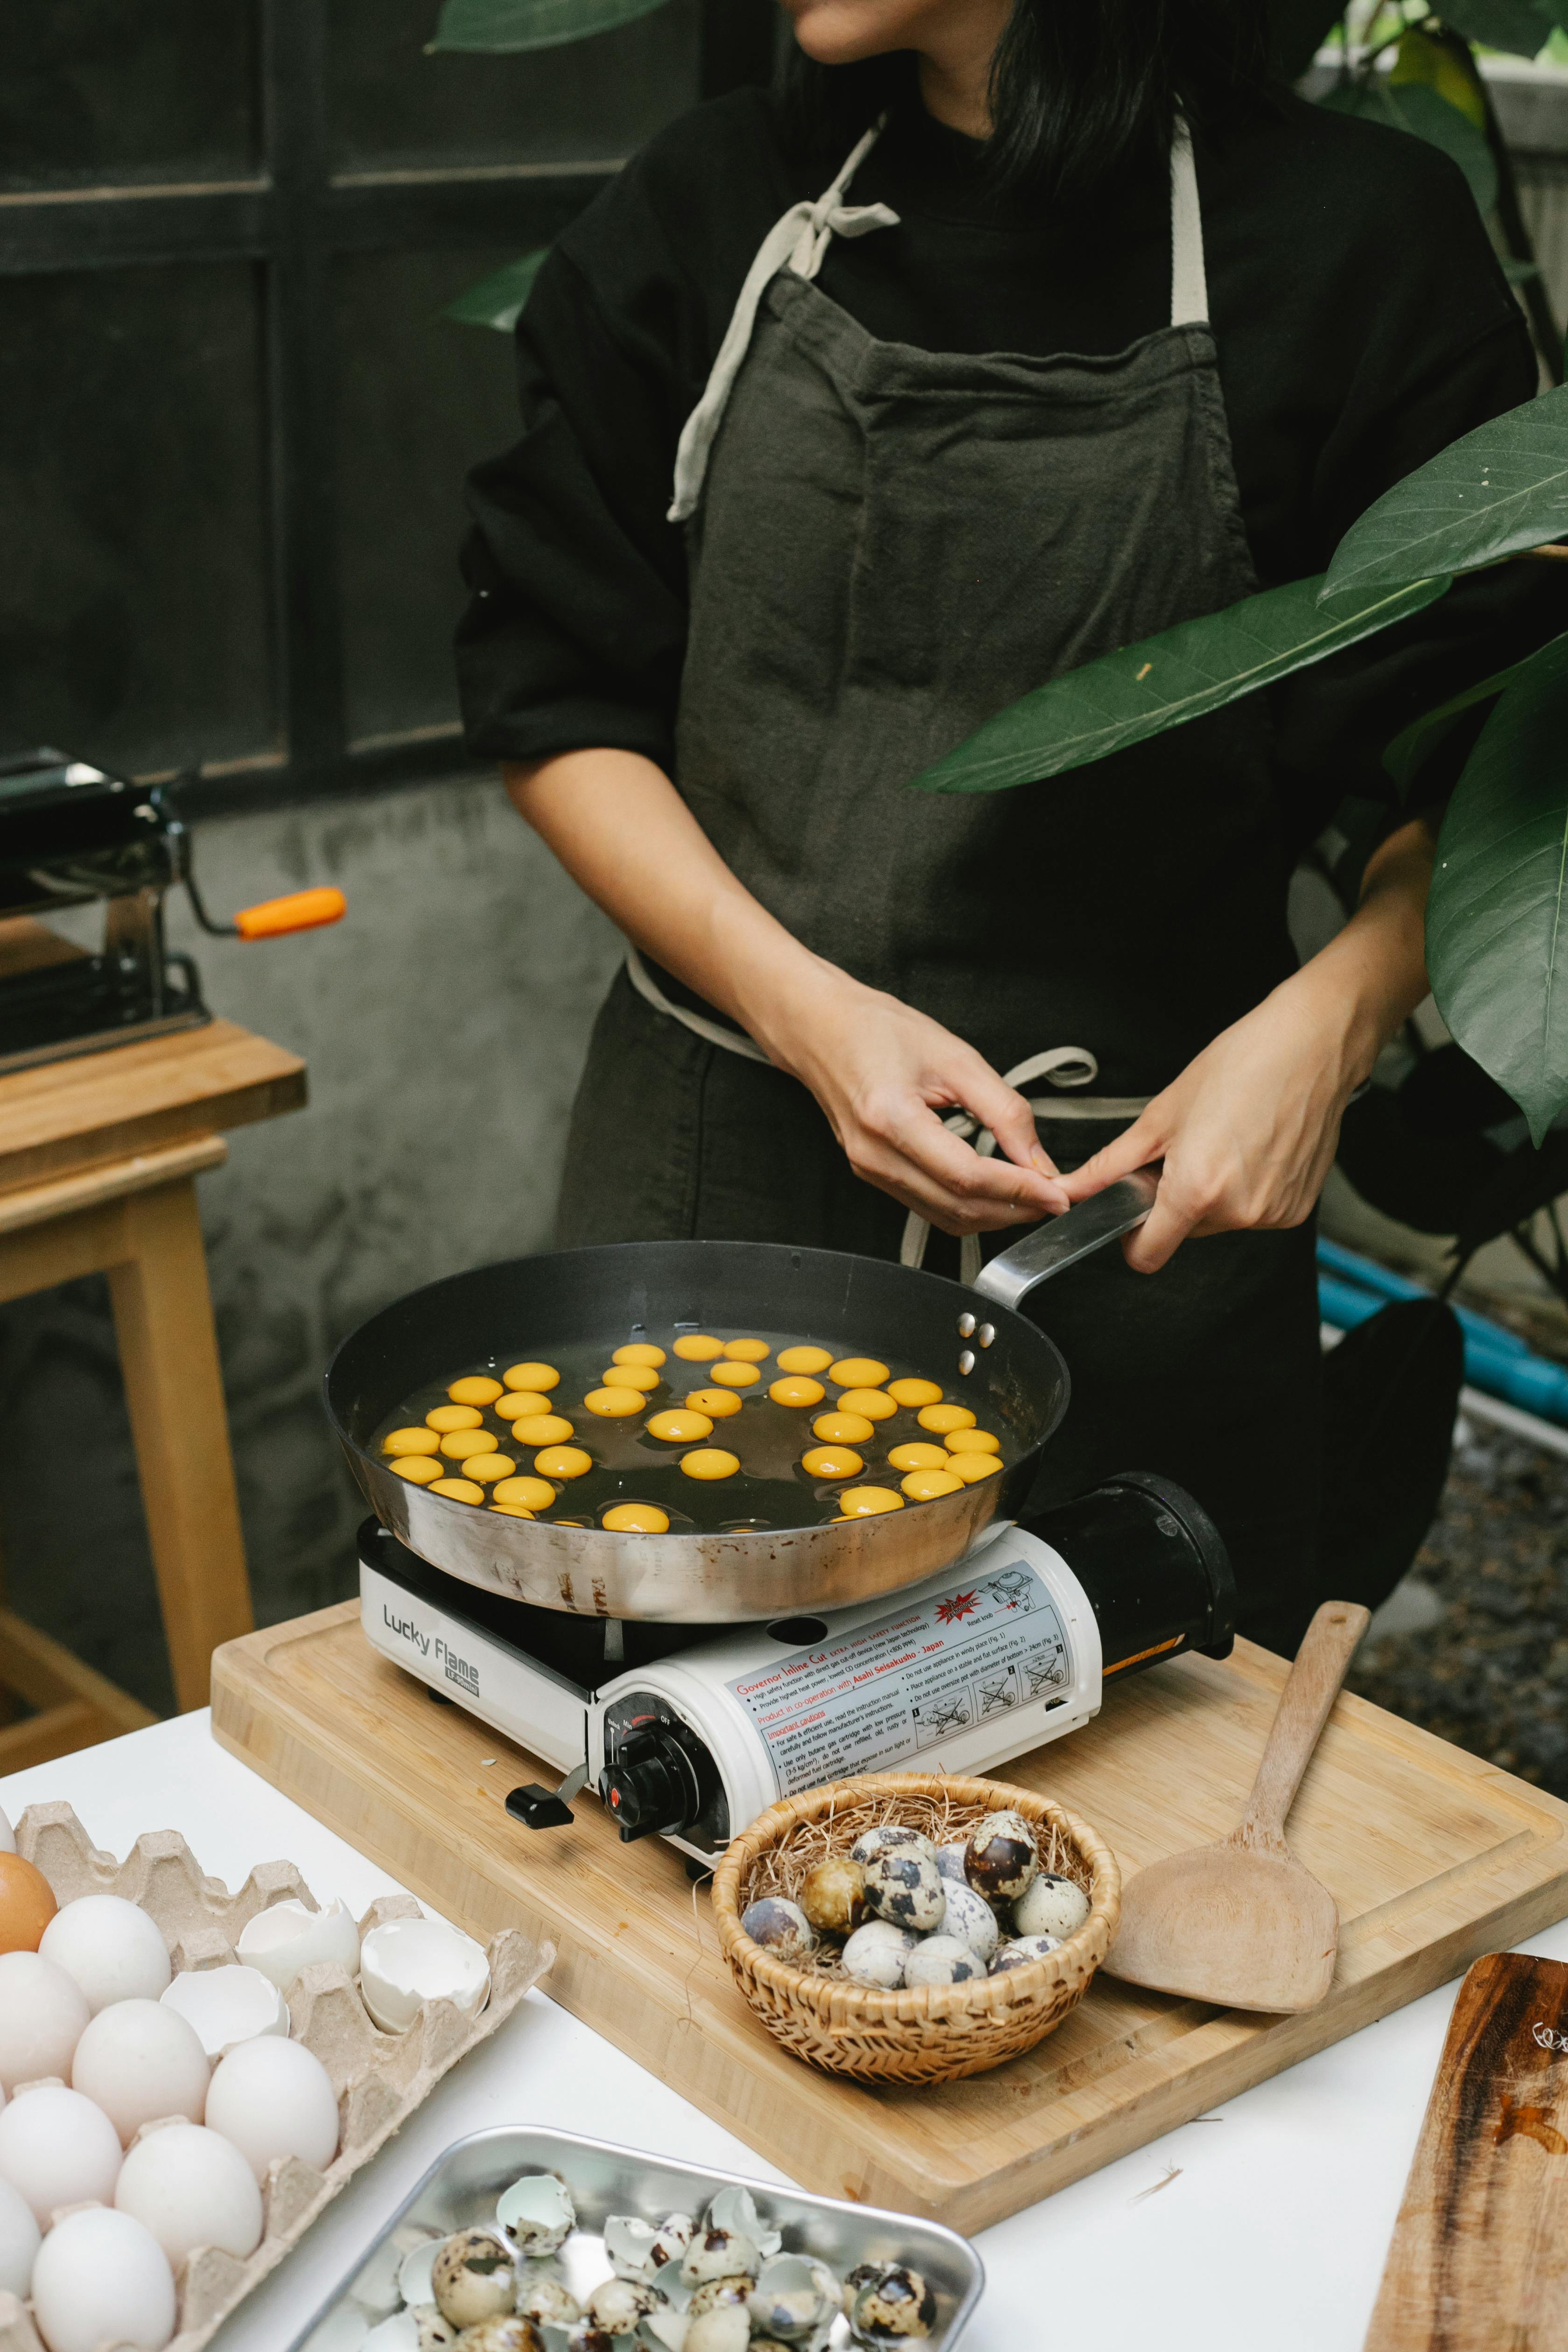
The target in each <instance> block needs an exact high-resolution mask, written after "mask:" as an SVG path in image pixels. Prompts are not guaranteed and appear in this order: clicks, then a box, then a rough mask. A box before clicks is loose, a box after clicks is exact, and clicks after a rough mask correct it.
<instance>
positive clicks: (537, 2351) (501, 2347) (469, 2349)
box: [456, 2312, 544, 2352]
mask: <svg viewBox="0 0 1568 2352" xmlns="http://www.w3.org/2000/svg"><path fill="white" fill-rule="evenodd" d="M456 2352H544V2338H543V2336H542V2335H541V2334H540V2332H539V2330H538V2328H537V2327H536V2326H534V2324H533V2322H532V2320H531V2319H525V2318H522V2317H521V2316H520V2315H519V2314H518V2313H516V2312H507V2313H503V2314H501V2315H500V2316H499V2317H497V2318H495V2319H481V2320H480V2321H479V2325H478V2326H475V2327H465V2328H464V2330H463V2332H462V2334H461V2335H460V2336H458V2342H457V2347H456Z"/></svg>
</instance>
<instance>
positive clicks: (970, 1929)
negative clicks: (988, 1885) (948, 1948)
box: [937, 1879, 1002, 1960]
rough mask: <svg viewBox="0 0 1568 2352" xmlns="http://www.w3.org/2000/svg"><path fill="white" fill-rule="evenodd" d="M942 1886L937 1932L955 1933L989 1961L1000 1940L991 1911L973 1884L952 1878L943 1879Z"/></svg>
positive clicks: (941, 1933) (962, 1942)
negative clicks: (943, 1893) (943, 1901)
mask: <svg viewBox="0 0 1568 2352" xmlns="http://www.w3.org/2000/svg"><path fill="white" fill-rule="evenodd" d="M942 1885H943V1886H944V1887H945V1888H946V1890H947V1908H946V1910H945V1911H944V1912H943V1913H942V1921H941V1925H940V1926H939V1927H938V1929H937V1933H938V1935H940V1936H956V1937H958V1940H959V1942H960V1943H961V1944H967V1945H968V1946H969V1948H970V1950H971V1951H972V1952H976V1953H978V1954H979V1956H980V1958H981V1959H982V1960H989V1959H990V1958H991V1957H992V1954H993V1953H994V1951H995V1949H996V1947H997V1945H998V1944H999V1943H1000V1941H1001V1939H1002V1931H1001V1929H1000V1928H999V1927H997V1925H996V1914H995V1912H994V1911H993V1909H992V1908H991V1906H990V1904H989V1903H987V1902H986V1900H985V1898H984V1895H976V1893H975V1892H974V1889H973V1886H970V1885H965V1884H963V1882H962V1881H959V1880H955V1879H943V1881H942Z"/></svg>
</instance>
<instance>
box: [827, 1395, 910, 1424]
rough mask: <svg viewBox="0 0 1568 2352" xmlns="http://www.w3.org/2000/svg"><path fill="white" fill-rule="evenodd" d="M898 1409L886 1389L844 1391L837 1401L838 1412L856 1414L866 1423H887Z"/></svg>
mask: <svg viewBox="0 0 1568 2352" xmlns="http://www.w3.org/2000/svg"><path fill="white" fill-rule="evenodd" d="M898 1409H899V1408H898V1406H897V1405H896V1404H895V1403H894V1402H893V1400H892V1398H891V1397H890V1396H889V1394H888V1391H886V1389H846V1390H845V1391H844V1393H843V1395H842V1396H841V1397H840V1398H839V1400H838V1410H839V1412H858V1413H860V1414H863V1415H864V1417H865V1419H866V1420H867V1421H887V1420H889V1418H890V1417H891V1416H892V1414H894V1413H895V1412H897V1411H898Z"/></svg>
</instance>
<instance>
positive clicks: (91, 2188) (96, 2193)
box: [0, 2083, 124, 2230]
mask: <svg viewBox="0 0 1568 2352" xmlns="http://www.w3.org/2000/svg"><path fill="white" fill-rule="evenodd" d="M123 2154H124V2151H123V2150H122V2149H121V2145H120V2135H119V2133H118V2132H117V2131H116V2130H115V2128H114V2126H113V2125H112V2124H111V2123H110V2120H109V2117H108V2116H106V2115H105V2114H104V2112H103V2110H102V2108H101V2107H95V2106H94V2105H93V2104H92V2101H91V2100H90V2099H87V2098H84V2097H83V2096H82V2095H81V2093H80V2092H79V2091H68V2090H67V2089H66V2087H65V2085H64V2084H61V2083H39V2084H35V2085H34V2087H33V2088H32V2089H31V2090H29V2091H24V2092H22V2093H21V2095H20V2096H19V2097H17V2098H15V2099H13V2100H12V2102H11V2104H10V2105H9V2106H8V2107H5V2108H0V2180H8V2181H9V2182H10V2184H11V2186H12V2188H13V2189H16V2190H17V2191H18V2193H19V2194H20V2195H21V2196H22V2197H23V2198H24V2199H25V2200H26V2202H27V2204H28V2205H29V2206H30V2208H31V2209H32V2214H33V2219H34V2220H35V2221H37V2224H38V2226H39V2228H40V2229H43V2230H47V2228H48V2226H49V2217H50V2215H51V2214H52V2213H55V2212H57V2211H58V2210H59V2208H60V2207H61V2206H62V2205H84V2204H86V2203H87V2202H88V2201H89V2199H90V2200H96V2201H97V2202H98V2203H99V2204H100V2205H108V2204H110V2203H111V2202H112V2200H113V2197H114V2183H115V2180H116V2179H117V2177H118V2175H119V2172H120V2167H121V2161H122V2159H123Z"/></svg>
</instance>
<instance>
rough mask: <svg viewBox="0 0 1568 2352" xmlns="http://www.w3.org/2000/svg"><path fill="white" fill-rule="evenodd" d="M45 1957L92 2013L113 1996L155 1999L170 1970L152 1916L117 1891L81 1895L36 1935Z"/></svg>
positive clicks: (167, 1953) (172, 1972)
mask: <svg viewBox="0 0 1568 2352" xmlns="http://www.w3.org/2000/svg"><path fill="white" fill-rule="evenodd" d="M38 1950H39V1952H40V1954H41V1955H42V1957H43V1958H45V1959H46V1960H52V1961H53V1962H54V1964H55V1966H56V1968H58V1969H64V1970H65V1972H66V1974H67V1976H68V1977H74V1978H75V1979H76V1981H77V1983H78V1984H79V1986H80V1987H81V1989H82V1991H83V1992H84V1994H85V1995H86V1996H87V2005H88V2007H89V2009H90V2010H91V2011H92V2013H93V2015H94V2016H95V2017H96V2016H97V2015H98V2012H99V2011H100V2009H107V2008H108V2007H109V2005H110V2002H111V2001H116V2000H157V1999H158V1997H159V1995H160V1994H161V1993H162V1992H163V1988H164V1986H165V1985H166V1984H167V1983H168V1981H169V1979H170V1977H171V1976H172V1975H173V1974H174V1969H173V1968H172V1966H171V1965H170V1960H169V1952H168V1947H167V1946H166V1945H165V1943H164V1941H163V1935H162V1933H161V1931H160V1929H159V1927H158V1925H157V1923H156V1921H155V1920H153V1918H152V1917H151V1916H149V1914H148V1913H147V1912H145V1911H143V1910H142V1908H141V1906H140V1905H139V1904H135V1903H127V1902H126V1900H125V1898H124V1896H123V1895H79V1896H78V1898H77V1900H76V1901H75V1902H74V1903H68V1904H66V1905H65V1906H64V1907H63V1909H61V1910H58V1911H57V1912H56V1913H55V1916H54V1917H53V1918H52V1919H51V1920H50V1921H49V1924H48V1926H47V1927H46V1928H45V1929H44V1932H43V1935H42V1937H40V1938H39V1942H38Z"/></svg>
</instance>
